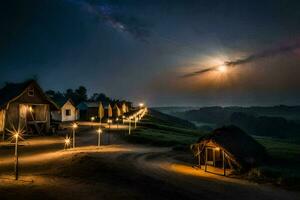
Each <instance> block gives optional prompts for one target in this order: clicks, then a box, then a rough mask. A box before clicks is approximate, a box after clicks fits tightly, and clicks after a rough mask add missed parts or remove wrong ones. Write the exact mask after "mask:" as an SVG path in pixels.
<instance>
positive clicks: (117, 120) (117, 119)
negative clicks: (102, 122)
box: [116, 117, 119, 129]
mask: <svg viewBox="0 0 300 200" xmlns="http://www.w3.org/2000/svg"><path fill="white" fill-rule="evenodd" d="M116 122H117V129H119V118H118V117H117V118H116Z"/></svg>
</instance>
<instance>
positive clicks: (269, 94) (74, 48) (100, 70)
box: [0, 0, 300, 106]
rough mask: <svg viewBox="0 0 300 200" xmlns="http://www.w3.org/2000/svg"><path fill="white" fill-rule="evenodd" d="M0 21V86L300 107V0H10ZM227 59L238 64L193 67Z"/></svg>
mask: <svg viewBox="0 0 300 200" xmlns="http://www.w3.org/2000/svg"><path fill="white" fill-rule="evenodd" d="M297 2H299V3H297ZM0 23H1V31H0V66H1V73H0V84H1V85H3V84H4V82H6V81H22V80H25V79H28V78H32V77H37V78H38V81H39V83H40V84H41V86H42V87H43V88H44V89H45V90H47V89H54V90H65V89H67V88H75V87H77V86H79V85H84V86H86V87H87V89H88V92H89V94H92V93H94V92H104V93H106V94H107V95H109V96H112V97H114V98H123V99H129V100H132V101H136V102H139V101H144V102H146V103H147V104H148V105H151V106H172V105H193V106H204V105H221V106H226V105H246V106H248V105H274V104H288V105H295V104H300V93H299V88H300V66H299V64H300V1H292V0H288V1H287V0H281V1H277V0H270V1H262V0H257V1H255V0H252V1H250V0H249V1H242V0H237V1H229V0H226V1H224V0H220V1H215V0H209V1H201V0H195V1H192V0H191V1H188V0H182V1H175V0H169V1H167V0H161V1H158V0H148V1H143V0H136V1H134V0H118V1H117V0H116V1H108V0H107V1H101V0H26V1H24V0H7V1H6V2H4V1H1V4H0ZM225 63H238V64H237V65H234V67H230V68H228V69H227V70H226V72H225V73H221V72H219V71H217V70H211V71H208V72H205V73H195V72H199V71H201V70H203V69H207V68H213V67H215V66H219V65H223V64H225ZM191 74H192V75H191ZM194 74H195V75H194ZM190 75H191V76H190ZM0 98H1V97H0Z"/></svg>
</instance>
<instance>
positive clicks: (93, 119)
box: [91, 117, 95, 128]
mask: <svg viewBox="0 0 300 200" xmlns="http://www.w3.org/2000/svg"><path fill="white" fill-rule="evenodd" d="M94 121H95V117H91V122H92V123H93V122H94ZM91 128H93V124H91Z"/></svg>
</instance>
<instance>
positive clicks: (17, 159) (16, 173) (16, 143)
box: [14, 131, 20, 180]
mask: <svg viewBox="0 0 300 200" xmlns="http://www.w3.org/2000/svg"><path fill="white" fill-rule="evenodd" d="M14 136H15V138H16V142H15V179H16V180H18V178H19V155H18V142H19V136H20V133H19V132H18V131H17V132H16V133H15V135H14Z"/></svg>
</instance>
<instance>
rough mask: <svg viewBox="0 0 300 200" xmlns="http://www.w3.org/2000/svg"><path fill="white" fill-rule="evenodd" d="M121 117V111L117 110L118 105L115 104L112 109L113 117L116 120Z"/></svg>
mask: <svg viewBox="0 0 300 200" xmlns="http://www.w3.org/2000/svg"><path fill="white" fill-rule="evenodd" d="M121 115H122V111H121V109H120V108H119V106H118V104H117V103H116V104H115V105H114V107H113V117H115V118H117V117H120V116H121Z"/></svg>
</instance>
